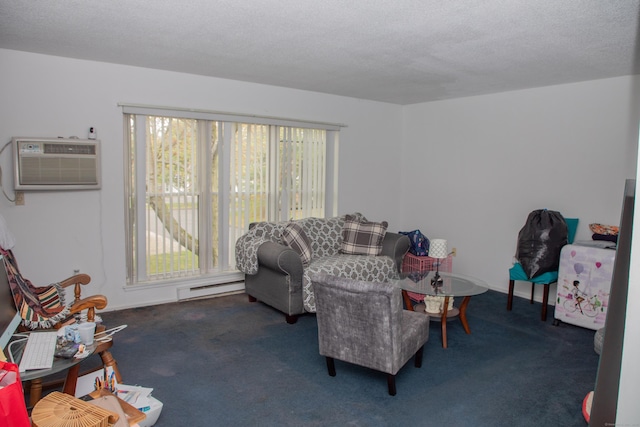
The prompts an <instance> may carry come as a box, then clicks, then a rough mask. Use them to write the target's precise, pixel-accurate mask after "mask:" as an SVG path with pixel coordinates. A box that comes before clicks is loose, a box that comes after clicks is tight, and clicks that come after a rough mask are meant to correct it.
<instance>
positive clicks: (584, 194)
mask: <svg viewBox="0 0 640 427" xmlns="http://www.w3.org/2000/svg"><path fill="white" fill-rule="evenodd" d="M637 80H638V77H637V76H636V78H635V81H636V82H637ZM634 93H635V99H637V98H638V94H639V93H640V88H639V86H638V85H637V84H635V85H634V78H632V77H620V78H613V79H606V80H598V81H590V82H582V83H576V84H567V85H561V86H552V87H545V88H538V89H530V90H522V91H514V92H507V93H499V94H493V95H487V96H478V97H470V98H462V99H455V100H448V101H439V102H432V103H424V104H416V105H411V106H407V107H405V111H404V121H405V124H404V133H405V144H404V146H403V170H404V174H403V177H402V182H403V186H402V188H403V190H404V191H403V194H402V199H403V200H404V203H405V209H404V210H403V216H402V225H403V226H404V227H405V228H410V227H413V228H420V229H421V230H422V231H423V232H424V233H425V234H426V235H427V236H428V237H430V238H435V237H437V238H446V239H447V240H448V242H449V246H450V247H456V248H457V252H458V255H457V257H456V258H455V259H454V261H453V266H454V267H453V268H454V271H456V272H459V273H464V274H468V275H471V276H477V277H480V278H482V279H484V280H485V281H487V282H488V283H489V285H490V286H491V288H493V289H497V290H502V291H504V292H506V290H507V288H508V269H509V267H510V266H511V264H512V259H513V256H514V254H515V249H516V242H517V236H518V231H519V230H520V228H522V226H523V225H524V222H525V220H526V218H527V215H528V214H529V212H531V211H532V210H534V209H541V208H548V209H552V210H557V211H560V212H561V213H562V214H563V215H564V216H566V217H570V218H573V217H577V218H579V219H580V223H579V227H578V234H577V239H578V240H590V239H591V233H590V231H589V228H588V224H590V223H594V222H599V223H604V224H618V222H619V219H620V207H621V204H622V192H623V189H624V180H625V179H626V178H633V177H635V165H636V155H637V141H638V126H637V124H638V117H639V116H640V113H639V106H638V103H637V102H635V103H634V96H633V94H634ZM529 289H530V288H529V287H528V286H526V285H524V284H520V285H519V286H518V285H516V293H518V294H521V295H523V296H524V295H526V294H527V293H528V292H529ZM540 293H541V289H538V294H540ZM551 295H555V287H552V290H551ZM539 297H540V295H537V298H538V299H539ZM505 304H506V298H505Z"/></svg>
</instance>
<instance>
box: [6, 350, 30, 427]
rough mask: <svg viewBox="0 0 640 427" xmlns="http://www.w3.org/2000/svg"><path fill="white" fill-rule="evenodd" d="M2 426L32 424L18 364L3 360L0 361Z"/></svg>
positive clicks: (17, 426)
mask: <svg viewBox="0 0 640 427" xmlns="http://www.w3.org/2000/svg"><path fill="white" fill-rule="evenodd" d="M0 426H11V427H30V426H31V421H29V414H28V413H27V404H26V403H25V401H24V391H23V389H22V382H21V381H20V372H19V371H18V365H16V364H15V363H9V362H2V361H0Z"/></svg>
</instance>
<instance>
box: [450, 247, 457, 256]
mask: <svg viewBox="0 0 640 427" xmlns="http://www.w3.org/2000/svg"><path fill="white" fill-rule="evenodd" d="M456 252H457V251H456V248H452V249H451V255H452V256H456Z"/></svg>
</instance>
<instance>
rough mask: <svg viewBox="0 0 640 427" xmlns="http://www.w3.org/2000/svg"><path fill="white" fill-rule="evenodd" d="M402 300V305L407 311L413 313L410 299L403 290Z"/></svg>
mask: <svg viewBox="0 0 640 427" xmlns="http://www.w3.org/2000/svg"><path fill="white" fill-rule="evenodd" d="M402 299H404V305H405V306H406V307H407V310H409V311H414V310H413V303H412V302H411V298H409V294H408V293H407V291H405V290H404V289H403V290H402Z"/></svg>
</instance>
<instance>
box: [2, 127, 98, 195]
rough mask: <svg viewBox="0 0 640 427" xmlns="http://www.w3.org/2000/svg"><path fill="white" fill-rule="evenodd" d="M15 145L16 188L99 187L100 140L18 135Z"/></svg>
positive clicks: (86, 188) (75, 188)
mask: <svg viewBox="0 0 640 427" xmlns="http://www.w3.org/2000/svg"><path fill="white" fill-rule="evenodd" d="M12 145H13V153H14V156H13V158H14V168H13V170H14V188H15V189H16V190H21V191H29V190H36V191H41V190H57V191H60V190H96V189H99V188H100V141H97V140H95V139H64V138H21V137H15V138H12Z"/></svg>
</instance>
